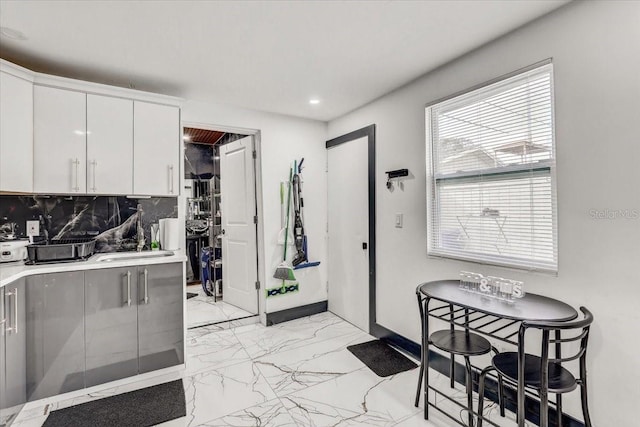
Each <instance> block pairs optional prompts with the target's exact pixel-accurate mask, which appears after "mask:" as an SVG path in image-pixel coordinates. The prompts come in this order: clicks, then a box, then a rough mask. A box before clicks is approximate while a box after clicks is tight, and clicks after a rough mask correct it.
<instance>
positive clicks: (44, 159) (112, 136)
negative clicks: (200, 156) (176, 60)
mask: <svg viewBox="0 0 640 427" xmlns="http://www.w3.org/2000/svg"><path fill="white" fill-rule="evenodd" d="M179 103H180V100H179V99H178V98H174V97H170V96H165V95H158V94H153V93H146V92H141V91H137V90H131V89H125V88H119V87H114V86H107V85H102V84H97V83H90V82H83V81H79V80H72V79H67V78H64V77H57V76H50V75H46V74H40V73H34V72H32V71H30V70H27V69H25V68H22V67H19V66H17V65H15V64H12V63H10V62H7V61H5V60H3V59H0V193H7V192H15V193H34V194H69V195H73V194H95V195H139V196H178V195H179V193H180V176H179V173H180V163H181V162H182V150H181V142H182V141H181V139H180V107H179Z"/></svg>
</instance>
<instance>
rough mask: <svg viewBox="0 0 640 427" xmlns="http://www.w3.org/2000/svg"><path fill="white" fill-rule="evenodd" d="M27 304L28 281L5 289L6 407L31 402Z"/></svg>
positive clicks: (15, 283) (12, 284) (16, 283)
mask: <svg viewBox="0 0 640 427" xmlns="http://www.w3.org/2000/svg"><path fill="white" fill-rule="evenodd" d="M25 301H26V293H25V280H24V279H19V280H16V281H15V282H13V283H10V284H9V285H7V286H6V287H5V288H4V312H5V317H6V322H5V323H4V327H5V331H4V341H5V349H4V351H5V354H4V357H5V361H4V363H5V388H6V396H5V402H4V407H5V408H7V407H12V406H15V405H20V404H22V403H25V402H26V401H27V376H26V362H25V360H26V354H27V329H26V328H25V326H26V312H25V305H26V303H25Z"/></svg>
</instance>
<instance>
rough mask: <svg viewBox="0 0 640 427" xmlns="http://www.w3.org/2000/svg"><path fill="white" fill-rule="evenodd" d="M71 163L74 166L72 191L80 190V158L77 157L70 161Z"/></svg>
mask: <svg viewBox="0 0 640 427" xmlns="http://www.w3.org/2000/svg"><path fill="white" fill-rule="evenodd" d="M72 163H73V164H74V165H75V166H76V185H75V187H73V188H72V190H73V191H80V185H79V184H78V174H79V173H78V167H79V166H80V160H78V159H77V158H76V159H74V160H73V161H72Z"/></svg>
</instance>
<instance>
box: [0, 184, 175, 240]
mask: <svg viewBox="0 0 640 427" xmlns="http://www.w3.org/2000/svg"><path fill="white" fill-rule="evenodd" d="M138 204H140V205H141V206H142V227H143V229H144V232H145V239H146V243H147V246H148V245H149V243H150V241H151V239H150V225H151V224H153V223H157V222H158V220H159V219H161V218H177V216H178V199H177V198H176V197H152V198H141V199H136V198H128V197H124V196H42V195H38V196H12V195H0V238H2V237H6V236H7V235H8V234H10V233H11V230H12V229H13V230H14V231H15V234H16V235H17V236H18V237H26V221H29V220H36V221H40V219H41V217H42V222H41V224H42V223H44V227H45V228H46V231H47V232H48V235H49V238H50V239H74V238H86V237H93V238H95V239H96V252H116V251H127V250H135V249H136V244H137V240H136V232H137V224H136V222H137V221H136V219H137V216H136V212H137V206H138ZM40 227H41V228H42V225H41V226H40ZM44 234H45V233H44V230H42V229H41V230H40V235H41V236H44Z"/></svg>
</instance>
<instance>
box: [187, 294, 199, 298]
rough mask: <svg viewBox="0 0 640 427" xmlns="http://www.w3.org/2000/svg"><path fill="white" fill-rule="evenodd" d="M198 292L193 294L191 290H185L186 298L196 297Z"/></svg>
mask: <svg viewBox="0 0 640 427" xmlns="http://www.w3.org/2000/svg"><path fill="white" fill-rule="evenodd" d="M197 296H198V294H194V293H193V292H187V299H190V298H194V297H197Z"/></svg>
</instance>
